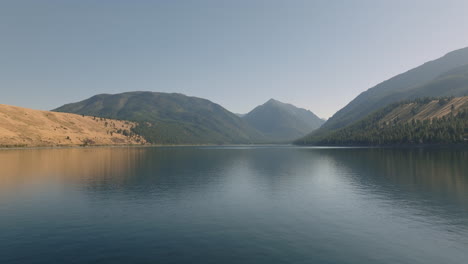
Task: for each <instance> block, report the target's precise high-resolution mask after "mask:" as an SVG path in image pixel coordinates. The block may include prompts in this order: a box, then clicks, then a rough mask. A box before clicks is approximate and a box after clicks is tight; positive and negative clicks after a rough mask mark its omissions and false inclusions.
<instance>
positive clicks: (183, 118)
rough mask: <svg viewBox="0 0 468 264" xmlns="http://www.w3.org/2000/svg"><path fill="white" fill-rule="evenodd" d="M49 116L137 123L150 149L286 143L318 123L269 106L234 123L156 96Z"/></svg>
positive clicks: (203, 106) (208, 106)
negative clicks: (191, 145) (172, 146)
mask: <svg viewBox="0 0 468 264" xmlns="http://www.w3.org/2000/svg"><path fill="white" fill-rule="evenodd" d="M53 111H56V112H66V113H74V114H81V115H87V116H97V117H104V118H114V119H122V120H130V121H134V122H138V126H137V127H136V128H135V129H134V132H135V133H138V134H140V135H142V136H143V137H145V138H146V139H147V140H148V141H149V142H151V143H153V144H250V143H270V142H288V141H289V142H291V141H292V140H294V139H296V138H298V137H301V136H305V135H306V134H307V133H309V132H311V131H312V130H313V129H315V128H318V127H319V126H320V125H321V123H323V121H322V120H320V119H319V118H318V117H316V116H315V115H314V114H313V113H312V112H310V111H307V110H304V109H299V108H297V107H294V106H292V105H288V104H284V103H281V102H279V101H275V100H270V101H269V102H267V103H266V104H264V105H262V106H260V107H257V108H256V109H254V110H253V111H251V112H250V113H248V114H246V115H244V116H242V117H239V116H238V115H236V114H234V113H231V112H229V111H228V110H226V109H225V108H223V107H222V106H220V105H218V104H215V103H213V102H211V101H209V100H206V99H202V98H197V97H191V96H186V95H183V94H178V93H157V92H127V93H121V94H100V95H96V96H93V97H91V98H89V99H86V100H83V101H81V102H77V103H71V104H66V105H64V106H61V107H59V108H57V109H54V110H53ZM260 118H261V119H262V120H259V119H260ZM255 120H257V121H255Z"/></svg>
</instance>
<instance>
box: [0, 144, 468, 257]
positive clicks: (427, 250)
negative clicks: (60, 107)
mask: <svg viewBox="0 0 468 264" xmlns="http://www.w3.org/2000/svg"><path fill="white" fill-rule="evenodd" d="M0 263H392V264H393V263H411V264H414V263H424V264H428V263H437V264H440V263H444V264H448V263H460V264H462V263H463V264H464V263H468V151H467V150H453V149H452V150H451V149H327V148H295V147H213V148H211V147H190V148H189V147H187V148H182V147H177V148H89V149H40V150H3V151H0Z"/></svg>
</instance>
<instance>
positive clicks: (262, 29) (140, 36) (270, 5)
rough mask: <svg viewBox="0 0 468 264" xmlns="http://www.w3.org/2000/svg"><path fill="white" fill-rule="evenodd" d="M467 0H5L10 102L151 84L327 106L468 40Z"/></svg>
mask: <svg viewBox="0 0 468 264" xmlns="http://www.w3.org/2000/svg"><path fill="white" fill-rule="evenodd" d="M466 10H468V2H466V1H427V0H424V1H422V0H421V1H328V0H327V1H259V0H258V1H252V0H248V1H247V0H246V1H240V0H237V1H220V0H212V1H208V0H204V1H202V0H200V1H86V0H85V1H84V0H80V1H46V0H44V1H18V0H14V1H2V2H1V3H0V38H1V41H0V59H1V64H0V72H1V78H0V91H1V93H2V101H1V103H3V104H11V105H18V106H23V107H28V108H34V109H42V110H50V109H52V108H55V107H58V106H60V105H62V104H64V103H68V102H74V101H79V100H82V99H85V98H88V97H90V96H92V95H95V94H99V93H119V92H125V91H135V90H148V91H159V92H180V93H184V94H187V95H192V96H197V97H203V98H207V99H210V100H212V101H214V102H216V103H219V104H221V105H223V106H224V107H226V108H227V109H228V110H230V111H233V112H237V113H245V112H248V111H250V110H251V109H252V108H254V107H255V106H257V105H259V104H262V103H264V102H265V101H267V100H268V99H270V98H275V99H278V100H280V101H283V102H288V103H292V104H294V105H296V106H299V107H303V108H306V109H310V110H311V111H313V112H314V113H316V114H317V115H318V116H321V117H330V116H331V115H333V114H334V113H335V112H336V111H337V110H339V109H340V108H341V107H343V106H344V105H346V104H347V103H348V102H349V101H351V100H352V99H353V98H354V97H355V96H357V95H358V94H359V93H361V92H363V91H365V90H366V89H368V88H370V87H372V86H373V85H375V84H377V83H379V82H381V81H383V80H385V79H388V78H390V77H392V76H394V75H396V74H398V73H401V72H404V71H406V70H409V69H411V68H413V67H415V66H418V65H420V64H422V63H424V62H426V61H429V60H431V59H434V58H438V57H440V56H442V55H444V54H445V53H447V52H449V51H452V50H455V49H458V48H462V47H465V46H468V45H467V44H468V37H467V34H466V26H467V25H468V16H466Z"/></svg>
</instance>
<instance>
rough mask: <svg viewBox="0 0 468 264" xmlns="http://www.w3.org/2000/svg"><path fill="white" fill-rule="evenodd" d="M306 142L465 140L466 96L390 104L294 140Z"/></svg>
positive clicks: (467, 137)
mask: <svg viewBox="0 0 468 264" xmlns="http://www.w3.org/2000/svg"><path fill="white" fill-rule="evenodd" d="M296 143H297V144H310V145H407V144H410V145H411V144H454V143H457V144H466V143H468V96H465V97H455V98H451V97H449V98H438V99H429V98H426V99H416V100H412V101H404V102H400V103H394V104H392V105H390V106H387V107H384V108H383V109H381V110H378V111H376V112H374V113H373V114H371V115H369V116H368V117H366V118H364V119H362V120H360V121H357V122H355V123H354V124H352V125H350V126H347V127H345V128H341V129H338V130H335V131H333V132H331V133H328V134H326V135H312V136H309V137H307V138H303V139H300V140H298V141H296Z"/></svg>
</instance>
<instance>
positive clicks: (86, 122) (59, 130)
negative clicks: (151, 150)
mask: <svg viewBox="0 0 468 264" xmlns="http://www.w3.org/2000/svg"><path fill="white" fill-rule="evenodd" d="M135 126H136V124H135V123H133V122H127V121H119V120H110V119H102V118H94V117H90V116H81V115H75V114H65V113H54V112H49V111H39V110H32V109H27V108H22V107H16V106H9V105H0V146H1V147H20V146H21V147H37V146H78V145H121V144H144V143H145V142H146V141H145V140H144V139H143V138H142V137H140V136H137V135H134V134H133V133H132V132H131V130H132V128H133V127H135Z"/></svg>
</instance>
